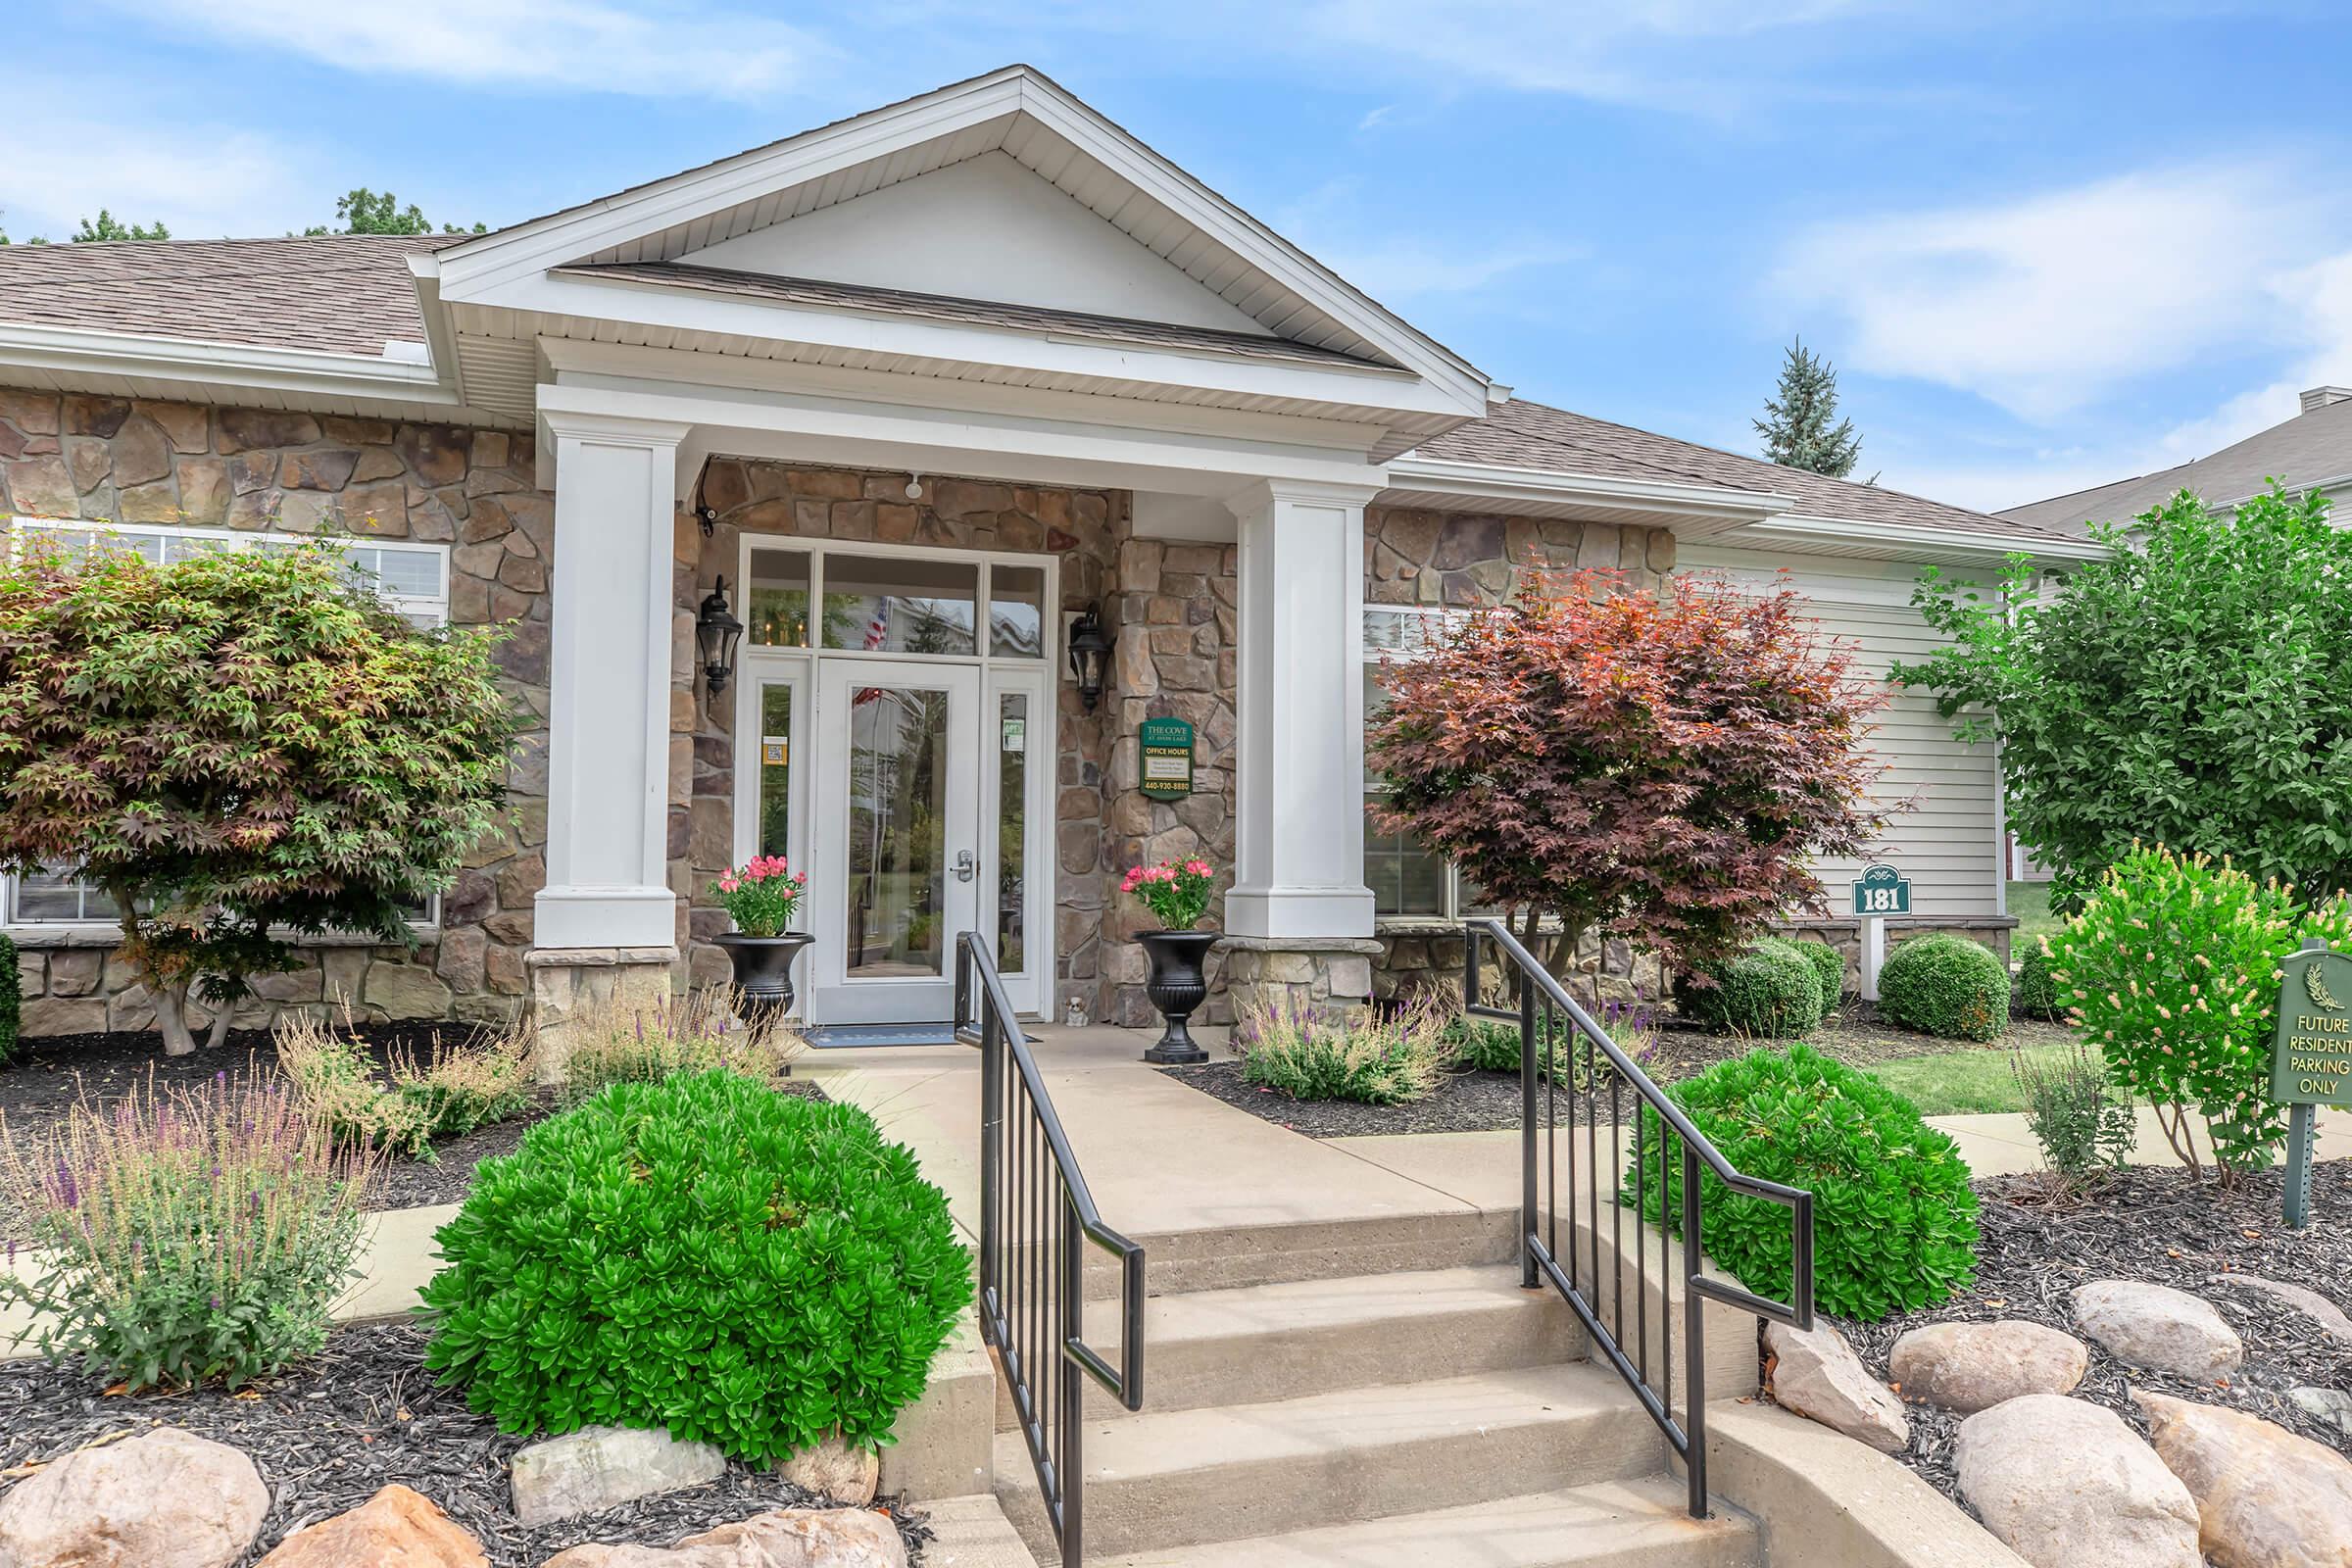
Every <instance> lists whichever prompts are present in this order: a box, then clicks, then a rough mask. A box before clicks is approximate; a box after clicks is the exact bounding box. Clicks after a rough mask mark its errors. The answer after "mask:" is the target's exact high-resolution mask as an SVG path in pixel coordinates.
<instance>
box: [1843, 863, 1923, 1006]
mask: <svg viewBox="0 0 2352 1568" xmlns="http://www.w3.org/2000/svg"><path fill="white" fill-rule="evenodd" d="M1910 912H1911V879H1910V878H1909V877H1907V876H1904V875H1903V874H1902V873H1901V872H1900V871H1897V870H1896V869H1895V868H1894V867H1893V866H1891V865H1873V866H1869V867H1866V868H1865V869H1864V870H1863V872H1862V874H1861V875H1860V876H1858V877H1856V878H1854V913H1855V914H1857V915H1859V916H1860V917H1861V920H1862V1000H1863V1001H1865V1002H1876V1001H1878V1000H1879V966H1880V965H1881V964H1883V963H1885V962H1886V961H1887V916H1888V915H1893V914H1909V913H1910Z"/></svg>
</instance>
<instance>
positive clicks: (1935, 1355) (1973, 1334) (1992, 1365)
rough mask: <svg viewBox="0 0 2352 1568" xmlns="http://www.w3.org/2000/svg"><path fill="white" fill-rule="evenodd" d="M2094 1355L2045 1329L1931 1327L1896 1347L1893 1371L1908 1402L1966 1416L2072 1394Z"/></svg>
mask: <svg viewBox="0 0 2352 1568" xmlns="http://www.w3.org/2000/svg"><path fill="white" fill-rule="evenodd" d="M2089 1365H2090V1352H2089V1351H2088V1350H2086V1349H2084V1348H2083V1347H2082V1341H2081V1340H2078V1339H2076V1338H2075V1337H2074V1336H2073V1335H2071V1334H2067V1333H2065V1332H2063V1331H2061V1330H2058V1329H2054V1328H2051V1327H2049V1326H2048V1325H2047V1324H2042V1323H2028V1322H2026V1321H2024V1320H2023V1319H2017V1318H2007V1319H2003V1320H2002V1321H2000V1322H1997V1323H1931V1324H1929V1325H1928V1326H1927V1327H1925V1328H1918V1329H1913V1330H1911V1331H1910V1332H1909V1333H1907V1334H1905V1335H1904V1336H1903V1337H1902V1338H1901V1339H1899V1340H1897V1341H1895V1342H1894V1349H1893V1350H1892V1351H1891V1352H1890V1353H1889V1354H1888V1356H1887V1373H1888V1374H1889V1375H1890V1376H1891V1377H1892V1378H1893V1379H1894V1386H1895V1388H1896V1389H1897V1390H1898V1391H1900V1392H1901V1394H1902V1396H1903V1397H1904V1398H1906V1399H1923V1400H1925V1401H1927V1402H1928V1403H1930V1404H1939V1405H1941V1406H1943V1408H1945V1409H1946V1410H1957V1411H1959V1412H1960V1413H1961V1414H1962V1415H1970V1414H1974V1413H1975V1412H1976V1411H1979V1410H1988V1409H1990V1408H1992V1406H1994V1405H1996V1404H1999V1403H2000V1402H2001V1401H2002V1400H2004V1399H2014V1398H2017V1397H2019V1396H2021V1395H2027V1394H2065V1393H2067V1392H2068V1391H2069V1390H2071V1389H2073V1388H2074V1386H2075V1385H2076V1384H2078V1383H2080V1382H2082V1373H2083V1372H2084V1370H2085V1369H2087V1368H2088V1367H2089Z"/></svg>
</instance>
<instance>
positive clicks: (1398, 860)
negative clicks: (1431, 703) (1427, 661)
mask: <svg viewBox="0 0 2352 1568" xmlns="http://www.w3.org/2000/svg"><path fill="white" fill-rule="evenodd" d="M1466 613H1467V612H1464V611H1459V610H1440V609H1425V608H1422V607H1419V606H1413V607H1409V608H1406V607H1397V606H1393V605H1367V606H1365V607H1364V717H1365V719H1366V721H1367V722H1369V720H1370V719H1371V717H1372V715H1373V714H1374V713H1377V712H1378V711H1380V709H1381V706H1382V704H1384V703H1386V702H1387V701H1388V692H1387V690H1386V689H1385V688H1384V687H1383V686H1382V685H1381V681H1380V671H1381V667H1382V666H1383V665H1385V664H1391V663H1398V662H1408V661H1410V660H1414V659H1418V658H1421V657H1422V656H1424V655H1426V654H1427V653H1428V652H1429V651H1430V650H1431V649H1432V648H1434V647H1436V646H1437V643H1438V640H1439V639H1440V638H1442V637H1444V636H1445V635H1446V632H1447V631H1449V630H1451V629H1452V628H1453V627H1455V626H1458V625H1460V624H1461V623H1462V620H1463V618H1464V617H1465V615H1466ZM1388 793H1389V792H1388V787H1387V786H1386V785H1385V784H1384V783H1383V782H1382V781H1381V779H1380V776H1379V775H1378V774H1377V773H1375V772H1374V771H1373V770H1372V767H1371V764H1370V762H1369V760H1367V761H1366V763H1365V767H1364V806H1365V809H1366V817H1365V821H1364V885H1365V886H1367V887H1369V888H1370V889H1371V890H1372V907H1373V912H1374V913H1375V914H1377V915H1382V916H1390V917H1401V918H1415V917H1418V918H1426V919H1433V920H1459V919H1461V918H1462V917H1464V916H1465V915H1470V914H1486V913H1492V912H1493V910H1492V909H1491V908H1490V907H1487V906H1486V905H1485V904H1484V903H1483V902H1482V901H1481V899H1480V898H1479V894H1478V890H1477V888H1476V887H1474V886H1472V885H1471V883H1470V882H1469V881H1468V880H1467V879H1466V878H1465V877H1463V875H1462V874H1461V872H1460V871H1459V870H1458V869H1456V868H1455V867H1454V866H1453V865H1452V864H1451V863H1450V862H1449V861H1446V860H1444V859H1441V858H1438V857H1437V856H1434V855H1432V854H1430V853H1429V852H1428V851H1427V850H1425V849H1423V848H1422V847H1421V846H1420V844H1419V843H1418V842H1416V841H1415V840H1414V838H1413V836H1412V835H1411V834H1409V833H1384V832H1382V831H1381V830H1380V829H1379V828H1378V827H1377V826H1375V825H1374V824H1373V822H1372V820H1371V818H1370V814H1369V813H1370V809H1371V808H1372V807H1374V806H1376V805H1378V804H1379V803H1380V802H1382V801H1384V800H1385V799H1387V797H1388Z"/></svg>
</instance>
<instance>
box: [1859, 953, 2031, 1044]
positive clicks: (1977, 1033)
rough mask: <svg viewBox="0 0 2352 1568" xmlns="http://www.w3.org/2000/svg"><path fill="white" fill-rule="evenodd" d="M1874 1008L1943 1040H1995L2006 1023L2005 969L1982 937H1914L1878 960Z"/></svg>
mask: <svg viewBox="0 0 2352 1568" xmlns="http://www.w3.org/2000/svg"><path fill="white" fill-rule="evenodd" d="M1879 1011H1880V1012H1881V1013H1882V1014H1884V1015H1885V1016H1886V1017H1887V1019H1888V1020H1889V1021H1890V1022H1893V1023H1899V1024H1901V1025H1902V1026H1903V1027H1904V1028H1906V1029H1917V1030H1919V1031H1920V1032H1921V1033H1922V1034H1931V1035H1937V1036H1940V1037H1942V1038H1943V1039H1946V1040H1998V1039H2000V1038H2001V1033H2002V1031H2003V1030H2005V1029H2007V1028H2008V1027H2009V971H2008V969H2007V968H2006V967H2004V966H2003V965H2002V963H2001V960H2000V959H1999V958H1996V957H1994V956H1993V954H1992V950H1991V949H1990V948H1988V947H1985V945H1984V944H1983V943H1981V942H1971V941H1969V940H1968V938H1966V937H1956V936H1951V935H1948V934H1946V933H1943V932H1935V933H1932V934H1930V935H1928V936H1924V937H1913V938H1912V939H1911V940H1910V941H1908V942H1905V943H1903V944H1902V945H1901V946H1900V947H1897V948H1896V949H1895V950H1894V951H1893V952H1892V953H1889V954H1888V955H1887V961H1886V963H1885V964H1883V965H1881V966H1880V969H1879Z"/></svg>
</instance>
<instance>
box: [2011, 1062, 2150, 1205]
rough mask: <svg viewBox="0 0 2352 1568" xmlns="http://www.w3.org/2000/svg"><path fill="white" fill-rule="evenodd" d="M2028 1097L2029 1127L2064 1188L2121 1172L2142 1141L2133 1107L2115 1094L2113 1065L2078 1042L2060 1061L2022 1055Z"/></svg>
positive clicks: (2021, 1083) (2019, 1069) (2018, 1067)
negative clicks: (2110, 1081) (2110, 1076)
mask: <svg viewBox="0 0 2352 1568" xmlns="http://www.w3.org/2000/svg"><path fill="white" fill-rule="evenodd" d="M2011 1065H2012V1067H2013V1069H2014V1070H2015V1071H2016V1073H2017V1087H2018V1089H2019V1090H2020V1091H2021V1092H2022V1093H2023V1094H2024V1095H2025V1098H2026V1125H2027V1126H2028V1127H2030V1128H2032V1129H2033V1132H2034V1142H2035V1143H2037V1144H2039V1145H2041V1157H2042V1161H2043V1163H2044V1164H2046V1165H2047V1166H2048V1167H2049V1170H2050V1175H2051V1176H2052V1178H2054V1180H2055V1182H2056V1184H2057V1186H2058V1187H2059V1188H2060V1189H2061V1190H2064V1189H2070V1188H2075V1187H2081V1186H2084V1185H2086V1184H2088V1183H2090V1182H2092V1181H2095V1180H2098V1179H2099V1178H2101V1177H2102V1176H2104V1174H2105V1173H2106V1172H2108V1171H2111V1170H2116V1169H2120V1168H2121V1167H2122V1165H2123V1163H2124V1161H2125V1160H2126V1159H2127V1158H2128V1157H2130V1155H2131V1149H2132V1146H2133V1145H2134V1144H2136V1143H2137V1142H2138V1141H2139V1123H2138V1120H2137V1118H2135V1117H2134V1116H2133V1115H2132V1114H2131V1101H2130V1100H2129V1099H2128V1098H2127V1099H2123V1100H2118V1099H2117V1098H2116V1097H2115V1096H2114V1095H2112V1094H2111V1093H2109V1086H2108V1083H2107V1066H2106V1063H2105V1062H2103V1061H2101V1060H2100V1059H2099V1057H2098V1055H2097V1054H2095V1053H2093V1052H2092V1051H2091V1049H2090V1048H2089V1047H2088V1046H2085V1045H2084V1044H2082V1041H2080V1040H2077V1041H2073V1042H2071V1043H2070V1044H2069V1045H2068V1047H2067V1049H2066V1051H2065V1052H2064V1053H2063V1054H2061V1055H2060V1056H2059V1057H2058V1059H2057V1060H2056V1061H2054V1062H2045V1061H2041V1060H2037V1059H2036V1058H2034V1057H2032V1056H2029V1055H2027V1054H2024V1053H2023V1052H2020V1053H2018V1054H2016V1055H2015V1056H2014V1057H2013V1058H2012V1061H2011Z"/></svg>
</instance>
